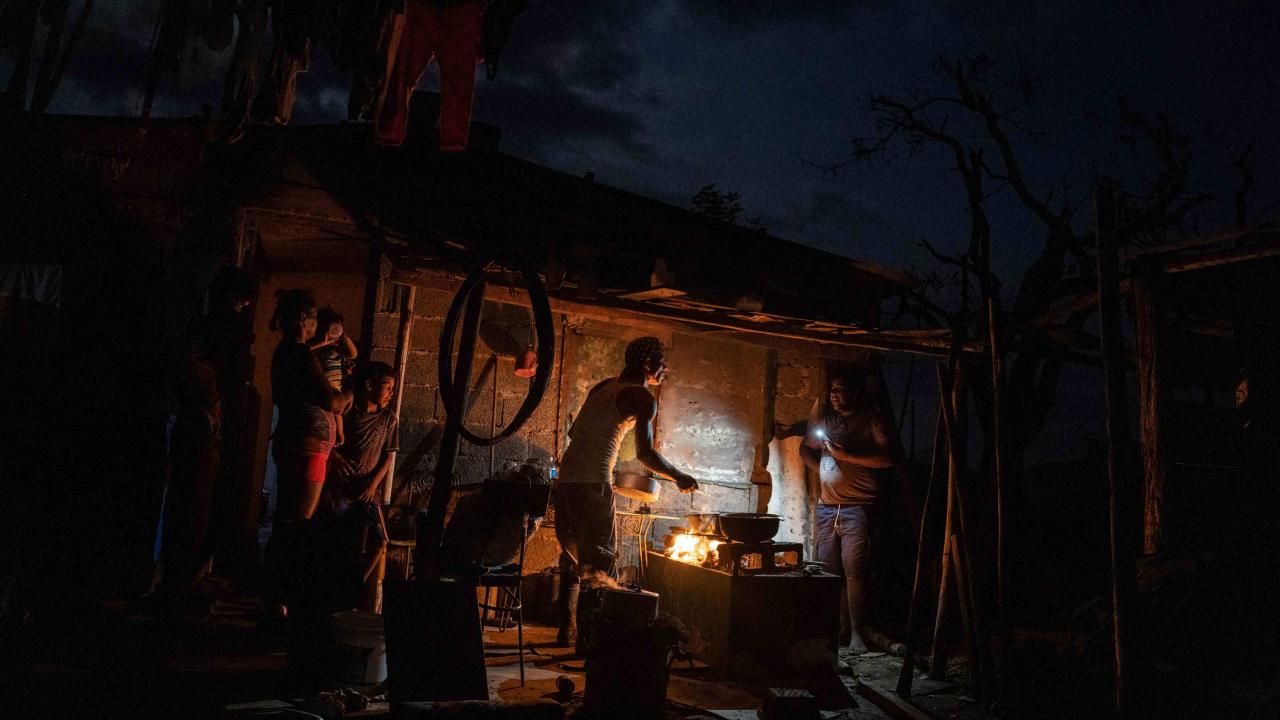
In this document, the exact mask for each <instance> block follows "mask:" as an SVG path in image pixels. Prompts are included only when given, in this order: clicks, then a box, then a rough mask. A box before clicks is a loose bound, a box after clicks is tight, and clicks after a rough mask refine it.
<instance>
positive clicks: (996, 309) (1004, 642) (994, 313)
mask: <svg viewBox="0 0 1280 720" xmlns="http://www.w3.org/2000/svg"><path fill="white" fill-rule="evenodd" d="M999 322H1000V298H998V297H995V296H994V295H988V296H987V341H988V343H989V344H990V351H991V428H992V432H991V435H992V438H991V440H992V445H993V451H994V455H995V457H994V460H995V462H994V466H995V467H994V471H995V491H996V628H997V631H998V633H999V635H1000V662H999V665H998V668H999V672H1000V678H1001V686H1002V687H1003V683H1004V673H1005V669H1006V667H1007V660H1008V653H1009V642H1010V640H1009V625H1008V623H1007V622H1006V621H1007V620H1008V618H1007V617H1006V615H1005V579H1004V562H1005V558H1004V528H1005V517H1004V480H1005V478H1004V445H1003V443H1004V404H1003V400H1004V394H1003V388H1004V358H1003V356H1002V352H1003V350H1002V348H1001V346H1000V324H999Z"/></svg>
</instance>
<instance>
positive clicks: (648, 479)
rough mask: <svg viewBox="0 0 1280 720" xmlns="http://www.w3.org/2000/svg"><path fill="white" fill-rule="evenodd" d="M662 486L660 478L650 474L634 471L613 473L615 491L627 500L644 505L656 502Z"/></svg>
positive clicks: (615, 471) (616, 471)
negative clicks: (636, 501)
mask: <svg viewBox="0 0 1280 720" xmlns="http://www.w3.org/2000/svg"><path fill="white" fill-rule="evenodd" d="M661 490H662V484H661V482H660V481H659V480H658V478H656V477H654V476H653V475H650V474H648V473H642V472H635V471H633V470H614V471H613V491H614V492H616V493H618V494H619V495H621V496H622V497H625V498H631V499H632V500H639V501H640V502H644V503H651V502H656V501H657V500H658V493H659V492H660V491H661Z"/></svg>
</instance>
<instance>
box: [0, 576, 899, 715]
mask: <svg viewBox="0 0 1280 720" xmlns="http://www.w3.org/2000/svg"><path fill="white" fill-rule="evenodd" d="M256 608H257V598H256V596H255V595H253V594H252V593H248V592H228V593H226V594H225V595H224V596H223V597H221V598H220V599H218V600H216V601H214V602H212V604H211V606H210V612H209V614H208V615H207V616H206V617H204V619H202V620H200V621H198V622H192V619H191V618H187V619H185V620H180V619H171V620H161V619H159V618H157V617H156V616H155V615H153V614H149V613H147V612H142V611H141V610H139V609H138V608H135V607H131V606H130V605H128V604H126V603H123V602H94V601H73V602H69V603H68V607H67V608H64V609H63V610H61V611H60V612H56V613H50V614H48V615H47V616H45V617H42V618H34V619H31V620H30V621H28V622H24V623H20V624H18V625H14V626H10V627H8V628H5V630H4V635H3V637H0V716H3V717H5V718H15V719H20V718H107V717H130V718H193V719H196V718H229V717H235V716H236V715H237V714H240V713H235V712H229V711H228V710H227V706H235V705H238V704H245V703H262V702H272V701H275V702H277V703H280V702H284V703H296V702H297V701H298V700H299V696H298V695H297V694H296V691H291V689H290V687H289V685H288V679H287V678H288V676H287V674H286V672H285V643H284V639H283V638H282V637H280V636H278V635H270V634H264V633H262V632H260V631H259V630H258V629H257V625H256ZM554 636H555V631H554V628H550V627H546V626H541V625H537V624H532V623H530V624H526V626H525V634H524V639H525V645H526V649H527V653H526V665H525V684H524V686H523V687H522V686H521V685H520V679H519V665H518V663H517V662H516V657H515V651H516V648H517V642H516V631H515V629H514V628H512V629H508V630H506V631H504V632H498V631H497V630H496V629H495V628H489V627H487V628H486V629H485V651H486V656H487V665H488V669H487V673H488V679H489V689H490V697H491V698H492V699H500V700H506V701H517V700H526V699H533V698H556V699H564V698H563V696H560V695H558V694H557V688H556V681H557V678H559V677H561V676H565V677H568V678H569V679H570V680H571V681H572V682H573V683H574V686H575V691H576V696H575V697H574V698H571V699H569V701H568V702H566V704H567V705H568V706H569V707H570V709H572V708H573V707H575V706H576V705H577V704H578V703H579V702H580V701H581V692H582V689H583V687H584V684H585V677H584V675H583V670H582V660H581V659H576V658H573V657H572V655H571V652H570V649H569V648H563V647H555V645H554ZM859 671H860V672H861V671H865V672H868V673H872V672H877V671H884V672H887V670H884V669H883V668H880V669H879V670H877V667H876V666H875V665H872V664H860V665H859ZM844 681H845V684H846V686H847V687H848V688H849V691H850V693H851V695H852V694H853V693H854V692H856V691H857V687H856V681H855V679H854V678H853V677H845V678H844ZM765 691H766V688H764V687H759V686H750V685H746V684H742V683H734V682H725V681H721V680H717V679H715V678H712V677H711V676H710V674H709V672H708V670H707V668H705V667H698V666H695V667H693V668H690V667H689V666H688V664H687V663H680V664H678V665H677V666H676V667H674V668H673V669H672V674H671V678H670V682H669V685H668V694H667V697H668V701H669V702H670V707H671V713H669V714H670V715H672V716H674V717H696V716H699V715H701V716H709V717H717V716H718V717H721V718H725V719H726V720H748V719H750V720H754V719H755V718H756V717H757V715H756V711H757V710H758V709H759V708H760V707H761V705H762V702H763V697H764V693H765ZM856 702H857V706H856V707H853V708H850V709H848V710H846V711H843V712H824V716H825V717H827V718H849V719H854V718H857V719H859V720H862V719H867V720H870V719H877V720H878V719H880V718H885V717H888V715H886V713H885V712H883V711H882V710H880V709H879V708H877V707H876V706H875V705H874V704H873V703H872V702H869V701H868V700H867V699H865V698H857V700H856ZM277 706H278V705H277ZM385 710H386V708H385V705H380V704H376V703H375V704H374V705H372V706H371V707H370V708H369V709H368V711H366V712H365V713H362V715H364V716H367V717H377V716H378V715H380V714H384V713H385Z"/></svg>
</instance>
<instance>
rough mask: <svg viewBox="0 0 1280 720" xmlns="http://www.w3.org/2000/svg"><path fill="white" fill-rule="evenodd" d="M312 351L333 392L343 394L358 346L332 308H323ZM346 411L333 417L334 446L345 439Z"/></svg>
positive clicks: (313, 339) (312, 343)
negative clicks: (343, 420) (334, 423)
mask: <svg viewBox="0 0 1280 720" xmlns="http://www.w3.org/2000/svg"><path fill="white" fill-rule="evenodd" d="M308 344H309V345H310V346H311V350H312V351H313V352H314V353H315V354H316V359H318V360H319V361H320V369H321V370H323V371H324V377H325V379H326V380H328V381H329V384H330V385H332V386H333V389H334V390H343V389H344V385H345V384H346V382H345V381H346V377H347V371H348V369H349V368H351V367H353V366H354V361H355V359H356V355H357V351H356V344H355V343H354V342H352V341H351V338H349V337H347V333H346V331H345V329H344V328H343V318H342V313H340V312H338V311H337V310H334V309H333V308H331V307H324V308H321V310H320V312H319V313H318V314H317V315H316V334H315V337H313V338H312V339H311V340H309V341H308ZM346 410H347V408H343V409H342V410H340V411H338V412H336V413H334V419H335V420H336V421H337V428H336V431H337V433H336V437H335V439H334V446H335V447H336V446H338V445H341V444H342V443H343V442H344V441H345V439H346V435H345V433H344V432H343V427H342V415H343V413H345V412H346Z"/></svg>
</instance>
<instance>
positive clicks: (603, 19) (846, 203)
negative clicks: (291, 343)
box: [0, 0, 1280, 281]
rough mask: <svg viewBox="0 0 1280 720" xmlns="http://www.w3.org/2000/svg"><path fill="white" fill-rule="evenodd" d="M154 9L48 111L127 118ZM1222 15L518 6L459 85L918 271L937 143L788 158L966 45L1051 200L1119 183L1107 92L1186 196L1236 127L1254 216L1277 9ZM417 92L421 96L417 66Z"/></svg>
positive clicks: (304, 99) (953, 184)
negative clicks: (1170, 131)
mask: <svg viewBox="0 0 1280 720" xmlns="http://www.w3.org/2000/svg"><path fill="white" fill-rule="evenodd" d="M157 5H158V0H142V1H138V2H121V1H118V0H117V1H116V2H99V3H98V4H97V5H96V6H95V8H94V10H93V15H92V18H91V27H90V31H89V34H88V36H87V38H86V40H85V43H84V46H83V47H82V48H81V50H80V52H79V53H78V54H77V56H76V57H75V59H74V61H73V64H72V66H71V69H70V72H69V77H68V78H67V80H66V81H65V82H64V84H63V86H62V88H61V89H60V91H59V93H58V95H57V97H56V98H55V99H54V102H53V105H52V107H51V112H64V113H94V114H136V112H137V111H138V108H139V106H140V95H141V90H142V87H143V83H144V80H145V74H146V61H145V60H146V53H147V47H148V45H149V43H150V37H151V33H152V30H153V26H154V22H155V8H156V6H157ZM1229 5H1230V3H1218V2H1199V3H1195V2H1161V3H1148V2H1114V3H1107V2H1086V1H1082V0H1056V1H1055V2H1027V1H1025V0H1023V1H1020V2H982V3H978V2H913V3H905V2H902V3H894V2H880V1H873V2H857V3H837V2H819V1H816V0H815V1H806V2H776V1H769V0H735V1H733V2H730V1H728V0H722V1H713V0H683V1H679V0H658V1H656V2H655V1H652V0H651V1H649V2H632V1H630V0H626V1H623V0H609V1H608V2H600V1H598V0H560V1H559V2H552V1H551V0H532V2H531V7H530V9H529V10H527V11H526V12H525V13H524V14H523V15H522V16H521V17H520V19H519V20H518V22H517V25H516V28H515V32H514V36H513V38H512V41H511V44H510V45H509V46H508V48H507V52H506V53H505V55H504V57H503V60H502V67H501V72H500V74H499V76H498V79H497V80H496V81H494V82H488V81H486V80H484V79H481V80H479V81H478V87H479V92H478V96H477V100H476V105H475V117H476V119H479V120H484V121H488V122H491V123H494V124H496V125H499V126H501V127H502V128H503V130H504V136H503V149H504V150H506V151H507V152H510V153H512V154H515V155H518V156H521V157H525V158H528V159H531V160H535V161H538V162H541V163H544V164H547V165H550V166H552V167H555V168H558V169H561V170H564V171H566V172H569V173H573V174H582V173H585V172H588V171H591V172H594V173H595V174H596V177H597V180H598V181H600V182H603V183H607V184H610V185H615V186H618V187H623V188H626V189H629V190H634V191H636V192H639V193H642V194H645V195H648V196H652V197H655V198H659V199H662V200H665V201H668V202H671V203H674V204H677V205H687V204H688V200H689V198H690V197H691V196H692V195H693V193H694V192H695V191H696V190H697V189H698V188H699V187H701V186H702V185H704V184H707V183H717V184H718V186H719V187H720V188H722V189H726V190H737V191H739V192H741V193H742V204H743V206H744V208H745V210H744V213H743V215H744V217H757V216H758V217H760V218H761V219H762V221H763V222H764V224H765V225H766V226H767V227H768V228H769V230H770V231H771V232H772V233H774V234H777V235H779V236H782V237H786V238H789V239H794V240H797V241H800V242H804V243H807V244H811V245H815V246H818V247H822V248H824V249H828V250H833V251H836V252H840V253H842V254H846V255H850V256H854V257H861V258H868V259H873V260H877V261H880V262H884V263H887V264H891V265H896V266H912V265H919V266H921V267H924V266H926V265H928V260H927V258H926V257H925V256H924V255H923V253H922V252H921V251H920V250H919V248H918V247H917V246H916V243H917V242H918V241H919V240H920V239H928V240H930V241H931V242H933V243H934V244H935V245H938V246H940V247H944V248H955V247H958V246H959V245H960V244H961V243H962V242H963V241H964V239H965V232H966V229H967V228H966V218H965V215H964V212H963V205H962V200H963V197H962V195H961V194H960V191H959V184H958V182H957V180H956V178H955V177H954V176H953V175H951V174H950V173H949V171H948V167H949V162H948V158H947V156H946V155H945V154H942V153H936V152H930V153H925V154H923V155H920V156H916V157H907V156H906V154H905V153H904V154H903V157H900V158H899V159H898V160H896V161H894V162H892V163H889V164H887V165H883V166H879V167H875V168H865V167H854V168H848V169H846V170H844V171H842V172H840V173H839V174H837V175H836V176H835V177H831V176H830V175H829V174H827V173H823V172H822V171H821V170H818V169H815V168H814V167H813V166H812V165H811V164H810V163H813V164H818V165H823V164H831V163H835V162H838V161H840V160H843V159H845V158H847V157H848V155H849V147H850V138H852V137H855V136H865V135H868V134H870V133H871V132H872V131H873V129H872V127H871V122H870V114H869V112H868V100H869V98H870V97H871V96H872V95H873V94H876V93H888V94H897V95H901V94H903V93H904V92H905V91H908V90H910V89H913V88H919V89H924V90H930V89H939V88H943V86H942V85H941V84H940V83H939V81H938V78H937V76H936V75H935V74H934V73H933V72H932V71H931V69H930V63H931V61H932V59H933V58H934V57H935V56H938V55H944V56H947V57H963V56H973V55H977V54H980V53H985V54H988V55H990V56H991V57H992V58H993V59H994V60H995V61H996V63H997V67H998V68H1002V69H1004V70H1007V71H1009V72H1012V71H1014V70H1015V69H1016V68H1018V67H1025V68H1027V69H1029V70H1030V71H1031V72H1032V73H1034V74H1035V75H1037V76H1038V77H1039V78H1040V79H1041V85H1040V91H1039V94H1038V95H1037V97H1036V99H1035V103H1034V104H1033V105H1031V106H1030V107H1028V108H1026V109H1025V110H1023V111H1022V112H1021V113H1020V115H1019V116H1018V118H1019V120H1020V122H1021V124H1022V127H1023V128H1024V129H1025V131H1026V132H1024V133H1023V134H1022V135H1021V136H1019V137H1018V138H1017V141H1018V143H1019V149H1020V151H1021V152H1022V153H1023V155H1024V157H1025V158H1026V160H1025V162H1026V165H1027V168H1026V169H1027V171H1028V172H1029V174H1030V175H1031V176H1032V178H1033V179H1034V181H1035V182H1036V183H1037V185H1038V187H1039V188H1040V189H1042V190H1044V191H1047V190H1048V189H1049V188H1050V187H1051V186H1053V185H1054V184H1055V183H1056V184H1057V186H1058V187H1059V194H1060V193H1061V187H1062V183H1063V181H1066V183H1067V187H1068V190H1069V191H1070V192H1072V193H1073V194H1075V195H1078V196H1083V195H1084V194H1085V193H1087V190H1088V186H1089V180H1090V178H1091V176H1092V175H1093V174H1094V173H1095V172H1102V173H1110V174H1113V175H1118V176H1121V177H1124V178H1128V179H1130V180H1131V181H1133V182H1136V181H1137V180H1138V179H1139V177H1140V174H1141V173H1140V172H1139V170H1140V168H1137V167H1135V165H1134V163H1133V162H1131V161H1130V159H1129V157H1128V155H1127V153H1126V152H1125V151H1124V150H1123V147H1122V146H1120V145H1119V144H1118V143H1117V142H1116V136H1117V131H1116V130H1115V129H1114V128H1113V127H1108V126H1103V125H1100V124H1099V123H1098V122H1097V121H1096V120H1095V119H1092V117H1091V115H1093V114H1097V113H1105V112H1107V111H1108V110H1109V109H1110V108H1111V106H1112V103H1113V101H1114V98H1116V97H1118V96H1124V97H1127V98H1130V99H1132V100H1133V101H1134V103H1135V104H1137V105H1138V106H1140V107H1144V108H1148V109H1149V110H1151V111H1153V112H1166V113H1168V114H1169V115H1170V116H1171V117H1173V119H1174V120H1175V122H1177V123H1178V125H1179V126H1180V127H1182V128H1184V129H1186V130H1187V131H1188V132H1190V133H1192V134H1193V136H1194V137H1195V138H1196V140H1197V147H1198V148H1199V151H1198V155H1197V157H1196V159H1195V168H1196V173H1197V174H1196V184H1197V189H1198V190H1201V191H1205V192H1212V193H1217V194H1220V195H1223V196H1225V197H1229V196H1230V190H1231V183H1232V175H1231V173H1230V165H1229V162H1228V155H1227V153H1226V148H1227V147H1229V146H1232V145H1235V146H1242V145H1243V144H1245V143H1247V142H1248V140H1250V139H1252V138H1254V137H1257V138H1258V139H1259V140H1260V142H1261V145H1260V147H1259V148H1258V151H1257V153H1256V156H1257V157H1258V158H1260V162H1259V167H1258V170H1259V185H1260V188H1259V191H1258V197H1257V198H1256V199H1255V207H1259V208H1260V207H1262V206H1263V205H1265V204H1266V203H1268V202H1270V201H1271V200H1274V199H1275V198H1276V197H1277V196H1280V192H1276V190H1277V188H1278V187H1280V182H1278V181H1277V177H1276V176H1277V174H1278V172H1280V168H1277V167H1276V164H1275V163H1274V162H1271V161H1270V159H1271V158H1272V157H1275V156H1276V155H1277V150H1280V147H1278V146H1277V144H1278V142H1280V140H1278V139H1277V133H1276V130H1277V128H1280V120H1278V119H1277V118H1280V73H1277V72H1276V67H1275V61H1274V57H1275V55H1276V53H1274V52H1272V51H1271V48H1270V47H1269V46H1271V45H1274V44H1275V43H1276V41H1277V38H1280V9H1278V8H1280V6H1278V5H1277V4H1274V3H1252V4H1250V3H1240V4H1238V5H1239V6H1238V7H1229ZM76 6H77V4H76V3H73V8H74V7H76ZM229 55H230V50H228V51H227V52H226V53H224V54H223V55H222V56H218V55H215V54H213V53H211V52H208V51H203V52H198V53H196V54H195V55H194V57H193V58H192V62H191V63H189V67H188V69H187V70H186V71H185V72H184V74H183V77H181V78H178V77H175V76H174V75H173V74H172V73H170V74H168V75H167V76H166V77H165V78H164V79H163V82H162V85H161V97H160V98H159V100H158V102H157V112H158V114H160V115H186V114H191V113H194V112H198V110H199V106H200V105H201V104H202V103H213V104H215V105H216V103H217V100H218V97H219V91H220V81H221V78H222V73H223V72H224V69H225V64H226V59H227V58H228V57H229ZM9 65H10V63H9V61H8V60H7V59H6V60H5V64H4V65H2V66H0V78H2V77H5V76H7V75H8V69H9ZM433 70H434V68H433ZM298 85H299V90H300V94H301V97H300V99H299V103H298V106H297V109H296V111H295V116H294V118H295V119H294V122H305V123H324V122H336V121H338V120H340V119H341V118H342V117H343V113H344V108H345V102H346V92H347V78H346V77H345V76H342V75H340V74H339V73H337V72H336V71H335V70H334V69H333V68H332V63H331V62H330V58H329V57H328V54H327V52H326V51H324V50H323V49H321V50H319V51H318V52H316V54H315V58H314V60H313V64H312V71H311V72H310V73H308V74H306V75H303V76H300V78H299V83H298ZM422 87H424V88H434V87H435V78H434V75H433V74H430V75H429V76H428V77H426V78H424V80H423V85H422ZM806 161H807V162H806ZM1268 194H1269V195H1268ZM1011 199H1012V198H1011V197H1009V198H1006V197H1004V196H999V195H998V196H997V197H996V198H994V199H993V200H992V215H993V217H994V219H995V226H996V227H995V231H994V235H993V238H994V243H995V245H996V252H997V254H998V256H999V258H998V260H997V265H998V268H999V269H1000V270H1001V271H1002V272H1003V274H1005V275H1007V276H1008V277H1009V279H1010V281H1015V280H1016V277H1017V275H1018V274H1019V272H1020V270H1021V268H1022V267H1023V266H1024V265H1025V263H1026V261H1027V260H1028V258H1029V257H1030V256H1031V255H1030V254H1031V253H1032V252H1034V248H1035V246H1036V243H1037V242H1038V241H1039V239H1040V235H1041V234H1040V233H1039V232H1038V229H1037V228H1036V227H1035V226H1034V225H1031V224H1028V222H1027V220H1026V218H1025V217H1024V216H1023V214H1022V213H1020V212H1016V211H1012V210H1011V203H1010V202H1009V200H1011ZM1224 210H1225V207H1224V206H1221V205H1215V206H1212V207H1206V208H1205V210H1204V211H1203V213H1204V215H1205V217H1204V218H1203V219H1202V226H1203V227H1204V228H1206V229H1207V230H1212V229H1216V228H1218V227H1221V226H1222V225H1223V224H1225V223H1226V221H1227V218H1226V217H1225V216H1222V213H1223V211H1224ZM1080 218H1081V220H1082V221H1083V222H1087V220H1088V212H1087V211H1086V212H1082V213H1080Z"/></svg>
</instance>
